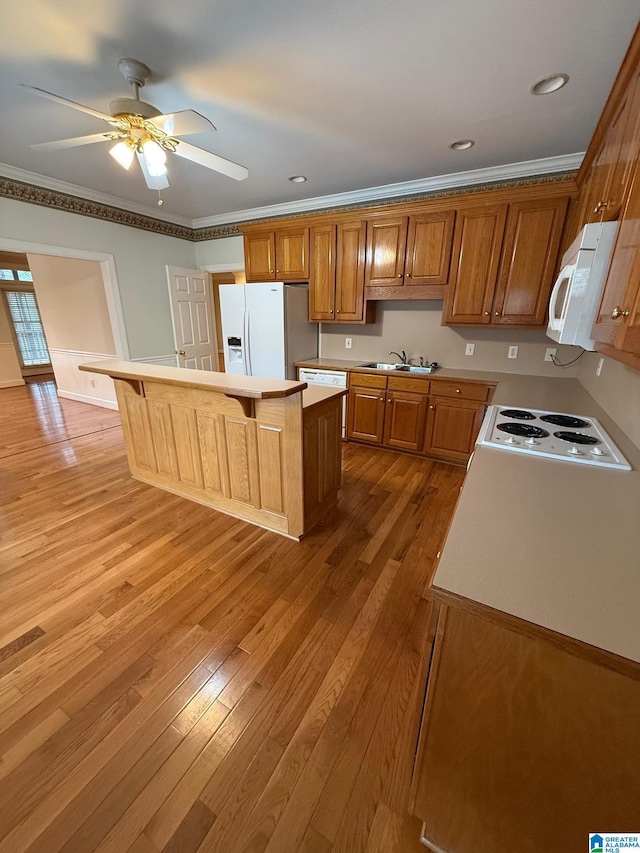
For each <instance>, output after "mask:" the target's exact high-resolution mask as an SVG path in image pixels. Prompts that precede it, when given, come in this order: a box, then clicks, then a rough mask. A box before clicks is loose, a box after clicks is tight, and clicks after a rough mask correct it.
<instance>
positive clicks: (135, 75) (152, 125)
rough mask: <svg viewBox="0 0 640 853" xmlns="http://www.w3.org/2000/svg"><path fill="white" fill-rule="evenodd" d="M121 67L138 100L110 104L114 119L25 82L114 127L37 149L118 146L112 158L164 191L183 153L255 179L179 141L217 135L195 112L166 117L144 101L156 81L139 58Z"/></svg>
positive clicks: (223, 171) (151, 186)
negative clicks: (173, 162) (136, 168)
mask: <svg viewBox="0 0 640 853" xmlns="http://www.w3.org/2000/svg"><path fill="white" fill-rule="evenodd" d="M118 68H119V69H120V71H121V72H122V74H123V75H124V78H125V79H126V81H127V82H128V83H130V84H131V86H132V87H133V92H134V97H133V98H117V99H116V100H115V101H111V103H110V104H109V110H110V112H111V115H107V114H106V113H101V112H99V111H98V110H94V109H92V108H91V107H85V106H84V105H83V104H77V103H75V101H69V100H67V98H61V97H60V96H59V95H54V94H53V93H51V92H46V91H45V90H44V89H38V88H37V87H36V86H28V85H27V84H26V83H21V84H20V85H21V86H24V87H25V88H26V89H28V90H29V91H30V92H33V93H34V94H36V95H39V96H40V97H41V98H47V99H48V100H50V101H55V102H56V103H59V104H64V105H65V106H67V107H71V108H72V109H74V110H79V111H80V112H83V113H88V114H89V115H91V116H95V118H99V119H102V121H105V122H107V123H108V124H110V125H111V126H112V128H113V129H112V130H109V131H107V132H106V133H93V134H90V135H89V136H76V137H74V138H72V139H60V140H57V141H56V142H41V143H39V144H37V145H32V146H31V147H32V148H37V149H40V150H43V151H46V150H48V151H54V150H57V149H59V148H75V147H76V146H79V145H91V144H92V143H94V142H113V143H114V145H113V146H112V147H111V148H110V149H109V154H111V156H112V157H113V158H114V159H115V160H116V161H117V162H118V163H119V164H120V165H121V166H122V167H123V168H124V169H128V168H129V167H130V166H131V163H132V162H133V160H134V158H135V157H137V159H138V163H139V164H140V168H141V170H142V174H143V175H144V179H145V181H146V184H147V186H148V187H149V189H152V190H163V189H166V188H167V187H168V186H169V181H168V179H167V167H166V158H167V153H171V154H177V155H178V156H179V157H184V159H185V160H191V162H193V163H199V164H200V165H201V166H205V167H206V168H207V169H213V171H214V172H220V173H221V174H223V175H227V176H228V177H230V178H235V180H236V181H242V180H244V179H245V178H247V177H248V176H249V170H248V169H246V168H245V167H244V166H240V165H239V164H238V163H234V162H233V161H231V160H226V159H225V158H224V157H219V156H218V155H217V154H212V153H211V152H209V151H205V150H204V149H203V148H198V147H197V146H196V145H191V144H190V143H189V142H185V141H184V140H182V139H179V138H178V137H182V136H188V135H189V134H191V133H202V132H205V131H213V130H215V129H216V128H215V127H214V125H213V124H212V123H211V122H210V121H209V119H208V118H205V117H204V116H202V115H200V113H197V112H195V111H194V110H181V111H180V112H177V113H169V114H168V115H162V114H161V113H160V111H159V110H157V109H156V108H155V107H154V106H153V105H152V104H147V103H145V102H144V101H141V100H140V96H139V90H140V89H141V88H142V87H143V86H144V84H145V83H146V82H147V80H148V79H149V77H150V76H151V71H150V69H149V68H147V66H146V65H144V64H143V63H142V62H138V61H137V60H136V59H121V60H120V62H119V63H118ZM158 204H162V200H161V199H158Z"/></svg>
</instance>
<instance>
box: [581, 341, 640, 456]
mask: <svg viewBox="0 0 640 853" xmlns="http://www.w3.org/2000/svg"><path fill="white" fill-rule="evenodd" d="M601 358H602V356H601V355H599V353H597V352H588V353H585V355H584V357H583V358H581V359H580V371H579V373H578V378H579V380H580V382H581V384H582V385H584V387H585V388H586V389H587V391H588V392H589V393H590V394H591V396H592V397H593V398H594V400H595V401H596V402H597V403H598V404H599V405H600V406H602V408H603V409H604V410H605V412H607V413H608V414H609V415H610V416H611V417H612V418H613V420H614V421H615V422H616V423H617V424H618V426H619V427H620V429H621V430H622V431H623V432H625V433H626V434H627V435H628V436H629V438H630V439H631V441H632V442H633V443H634V444H635V445H637V446H638V447H640V372H639V371H637V370H632V368H630V367H625V365H624V364H620V362H618V361H613V359H610V358H605V359H604V360H603V363H602V370H601V372H600V376H598V375H597V373H596V371H597V369H598V363H599V361H600V359H601Z"/></svg>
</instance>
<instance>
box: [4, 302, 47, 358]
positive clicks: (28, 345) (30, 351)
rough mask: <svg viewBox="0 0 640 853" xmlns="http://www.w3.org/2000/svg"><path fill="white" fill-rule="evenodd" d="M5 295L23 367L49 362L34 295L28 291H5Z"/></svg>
mask: <svg viewBox="0 0 640 853" xmlns="http://www.w3.org/2000/svg"><path fill="white" fill-rule="evenodd" d="M6 297H7V304H8V306H9V312H10V314H11V319H12V320H13V326H14V328H15V330H16V339H17V341H18V348H19V349H20V357H21V358H22V364H23V365H24V367H34V366H35V365H40V364H50V363H51V359H50V358H49V350H48V349H47V342H46V340H45V337H44V332H43V330H42V322H41V320H40V312H39V311H38V305H37V303H36V300H35V296H34V295H33V293H28V292H21V291H7V292H6Z"/></svg>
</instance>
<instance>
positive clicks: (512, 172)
mask: <svg viewBox="0 0 640 853" xmlns="http://www.w3.org/2000/svg"><path fill="white" fill-rule="evenodd" d="M583 157H584V152H578V153H576V154H562V155H560V156H558V157H545V158H542V159H540V160H523V161H522V162H520V163H507V164H506V165H504V166H490V167H488V168H486V169H470V170H469V171H467V172H452V173H451V174H449V175H437V176H435V177H433V178H420V179H419V180H416V181H403V182H402V183H398V184H384V185H382V186H379V187H367V188H366V189H362V190H354V191H352V192H345V193H334V194H333V195H324V196H316V197H315V198H306V199H300V200H299V201H288V202H284V203H282V204H272V205H268V206H265V207H254V208H250V209H247V210H236V211H234V212H232V213H219V214H216V215H215V216H205V217H202V218H201V219H194V220H192V223H191V224H192V227H193V228H194V229H195V230H196V231H197V230H199V229H208V228H215V227H216V226H222V225H229V224H235V223H240V222H250V221H255V220H260V219H282V218H284V217H286V216H291V215H295V214H298V215H300V214H310V213H315V212H316V211H320V210H325V209H327V208H335V207H350V206H352V205H353V206H359V205H365V204H369V203H371V202H379V201H384V200H386V199H393V201H394V202H397V201H398V199H399V198H404V197H415V196H417V195H422V194H428V195H433V194H435V193H438V192H440V191H444V190H454V189H457V188H464V187H472V186H473V187H475V186H476V185H478V184H491V183H495V182H498V181H500V182H501V181H513V180H518V179H520V178H533V177H543V176H545V175H558V174H560V173H563V172H575V171H577V170H578V169H579V167H580V164H581V163H582V159H583ZM221 236H224V235H221ZM197 239H201V238H199V237H198V238H197ZM205 239H209V238H205Z"/></svg>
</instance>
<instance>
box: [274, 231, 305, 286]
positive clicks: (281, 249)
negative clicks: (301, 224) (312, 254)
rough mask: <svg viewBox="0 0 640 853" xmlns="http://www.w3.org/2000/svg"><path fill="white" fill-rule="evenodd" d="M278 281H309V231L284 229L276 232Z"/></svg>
mask: <svg viewBox="0 0 640 853" xmlns="http://www.w3.org/2000/svg"><path fill="white" fill-rule="evenodd" d="M275 237H276V279H277V280H278V281H307V280H308V279H309V229H308V228H283V229H281V230H278V231H276V234H275Z"/></svg>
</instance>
